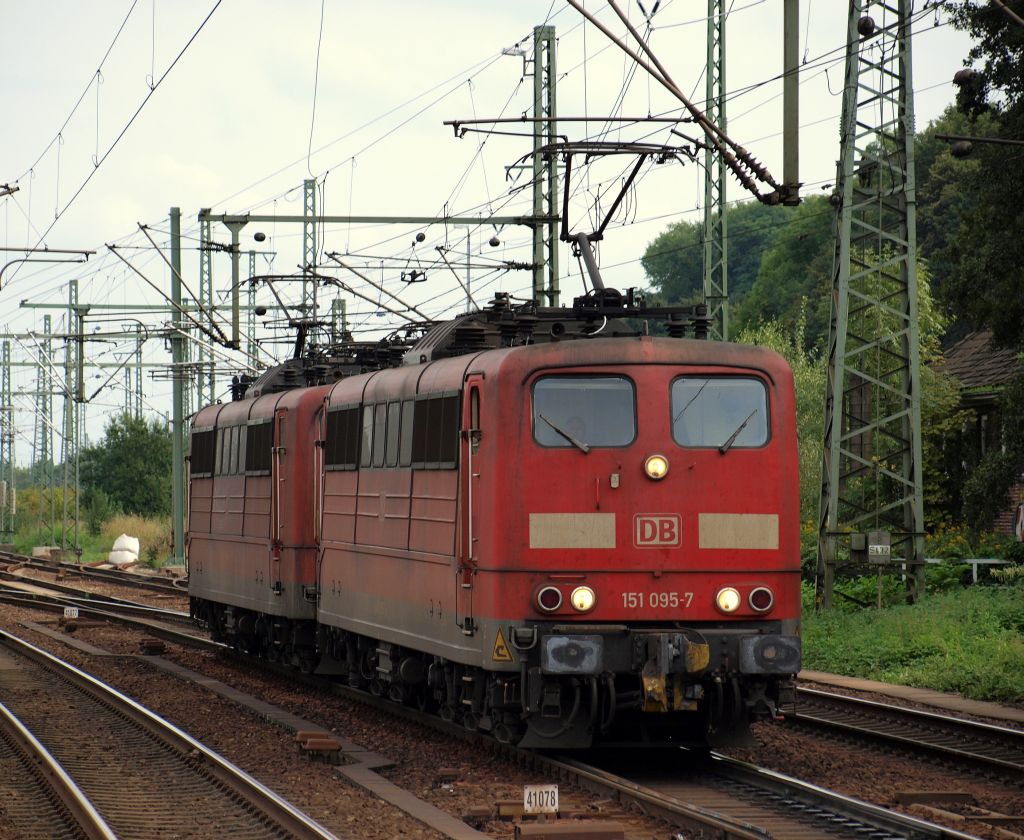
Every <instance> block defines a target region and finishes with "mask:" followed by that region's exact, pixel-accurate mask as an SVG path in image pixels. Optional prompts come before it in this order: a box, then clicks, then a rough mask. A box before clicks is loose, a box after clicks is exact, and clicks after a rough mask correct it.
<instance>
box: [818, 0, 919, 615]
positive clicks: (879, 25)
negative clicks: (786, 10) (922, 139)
mask: <svg viewBox="0 0 1024 840" xmlns="http://www.w3.org/2000/svg"><path fill="white" fill-rule="evenodd" d="M869 7H870V8H869ZM869 12H870V14H869ZM910 13H911V3H910V0H885V1H884V2H878V1H876V2H874V3H870V2H865V0H850V12H849V23H848V35H847V54H846V77H845V78H846V81H845V88H844V93H843V114H842V124H841V129H840V131H841V141H842V142H841V150H842V153H841V159H840V161H839V165H838V177H837V182H836V183H837V189H836V192H835V195H834V204H835V205H836V209H837V211H838V213H839V216H838V229H837V239H836V258H835V264H834V271H833V283H832V319H831V323H830V327H829V344H828V347H829V354H828V381H827V386H826V395H825V427H824V431H825V434H824V438H825V448H824V454H823V459H822V474H821V504H820V508H819V520H818V584H819V589H818V598H819V601H820V602H821V603H822V604H823V605H824V606H830V605H831V601H832V587H833V583H834V579H835V574H836V572H837V570H838V569H840V568H842V567H843V566H845V565H847V564H848V563H850V564H857V563H861V562H870V563H873V564H876V565H878V566H880V567H882V566H886V565H899V566H902V567H903V568H904V571H905V574H906V578H905V579H906V582H907V598H908V600H910V601H913V600H915V599H916V598H917V597H918V595H919V594H920V591H921V587H922V584H923V573H924V566H923V564H924V534H923V529H924V504H923V492H922V465H921V390H920V358H919V345H918V324H917V315H918V313H917V266H916V256H917V245H916V233H915V197H914V155H913V151H914V107H913V85H912V74H911V48H910V47H911V44H910V36H911V33H910ZM840 541H842V543H843V545H842V546H840ZM887 542H890V543H891V545H887V544H886V543H887Z"/></svg>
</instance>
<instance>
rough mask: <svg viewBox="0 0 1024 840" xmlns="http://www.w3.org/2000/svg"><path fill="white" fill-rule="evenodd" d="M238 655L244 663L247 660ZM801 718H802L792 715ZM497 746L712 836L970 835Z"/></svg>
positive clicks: (948, 838) (820, 796)
mask: <svg viewBox="0 0 1024 840" xmlns="http://www.w3.org/2000/svg"><path fill="white" fill-rule="evenodd" d="M33 605H38V604H33ZM94 606H95V605H90V607H88V608H92V607H94ZM119 612H120V610H119V605H111V606H110V607H109V608H107V607H104V608H103V609H100V610H97V616H98V617H105V618H109V619H111V620H116V621H123V622H126V623H129V624H133V625H135V626H139V627H141V628H142V629H144V630H146V632H150V631H151V629H152V628H151V624H150V623H149V622H146V621H139V620H138V619H137V618H133V617H126V616H124V615H121V614H119ZM173 632H176V631H172V633H173ZM167 638H171V639H172V640H174V641H179V642H183V643H185V644H192V645H198V646H202V647H216V648H217V649H219V650H226V649H225V648H224V647H223V646H221V645H216V646H214V645H213V643H212V642H209V641H208V640H205V639H201V638H199V637H195V636H191V635H190V634H187V638H184V639H182V638H174V636H173V635H171V636H167ZM242 661H243V662H244V663H246V664H251V660H249V659H247V658H245V659H243V660H242ZM260 665H261V667H262V668H264V669H265V670H268V671H269V672H271V673H275V674H278V675H282V676H286V677H287V678H289V679H291V680H296V681H298V680H301V681H303V682H305V683H306V684H309V685H314V686H316V687H318V688H321V689H327V690H330V691H332V692H334V693H336V694H339V695H342V696H346V697H349V698H353V699H357V700H359V701H360V702H362V703H364V704H369V705H371V706H374V707H376V708H378V709H380V710H382V711H384V712H387V713H388V714H390V715H394V716H398V717H401V718H404V719H407V720H412V721H415V722H417V723H419V724H423V723H427V724H428V725H429V726H431V727H433V728H436V729H439V730H441V731H443V732H445V733H447V734H449V735H456V736H458V737H461V738H468V739H471V740H475V739H477V738H479V739H480V741H481V743H486V744H487V746H488V747H489V748H492V749H494V748H496V747H497V745H496V744H495V743H494V742H493V741H492V740H491V739H489V738H483V737H481V736H474V735H473V734H472V733H468V732H466V730H464V729H463V728H462V727H460V726H458V725H454V724H450V723H445V722H444V721H441V720H439V719H437V718H433V717H431V718H427V719H425V718H424V716H423V715H422V714H421V713H420V712H419V711H417V710H415V709H411V708H408V707H405V706H401V705H398V704H396V703H394V702H392V701H389V700H386V699H383V698H377V697H373V696H371V695H368V694H366V693H365V692H362V691H357V690H354V689H351V688H348V687H347V686H341V685H338V684H337V683H333V682H329V681H325V680H322V679H319V678H316V677H308V676H302V675H299V674H297V673H296V672H295V671H293V670H291V669H287V668H284V667H281V666H277V665H272V664H269V663H260ZM815 693H816V694H822V695H824V697H823V698H822V701H823V702H824V701H826V700H828V699H830V698H831V697H833V696H836V697H838V695H830V694H828V693H826V692H815ZM846 699H848V698H842V697H840V698H839V700H846ZM802 702H803V700H802ZM876 705H879V706H881V705H882V704H876ZM809 721H810V718H809V717H808V718H807V719H805V720H804V721H802V722H803V723H809ZM993 728H995V727H993ZM500 749H501V751H502V752H503V753H504V754H505V755H507V756H508V757H510V758H512V759H514V760H516V761H517V762H519V763H522V764H525V765H529V766H532V767H534V768H536V769H539V770H542V771H543V772H545V773H547V774H548V775H550V776H552V777H554V778H560V779H569V780H571V781H574V782H576V783H578V784H579V785H581V786H582V787H583V788H585V789H591V790H597V791H600V792H602V794H603V795H607V796H610V797H612V798H614V799H616V800H618V801H620V802H623V803H634V804H635V805H636V806H637V807H639V808H640V809H641V810H642V811H644V812H645V813H651V814H655V815H657V816H659V817H661V818H663V819H665V820H667V821H668V822H670V823H672V824H673V825H676V826H678V827H680V828H683V829H687V830H691V831H694V832H704V833H708V832H711V833H713V835H714V836H716V837H722V838H736V840H755V839H756V838H762V839H763V838H768V837H772V838H776V840H807V838H815V837H822V836H826V835H827V836H830V837H838V838H842V837H851V838H853V837H857V838H864V837H870V838H873V840H889V839H890V838H892V840H895V838H915V840H928V839H929V838H943V839H944V840H953V839H954V838H967V837H969V836H970V835H966V834H962V833H959V832H956V831H953V830H950V829H947V828H943V827H941V826H937V825H933V824H931V823H927V822H923V821H921V820H917V819H914V818H912V817H906V816H904V815H902V814H898V813H895V812H892V811H889V810H887V809H884V808H880V807H877V806H873V805H870V804H867V803H864V802H860V801H858V800H855V799H851V798H849V797H844V796H841V795H839V794H836V793H834V792H831V791H827V790H824V789H822V788H818V787H816V786H814V785H809V784H806V783H804V782H800V781H799V780H796V779H792V778H789V777H786V776H783V775H780V774H778V773H774V772H771V771H768V770H764V769H762V768H757V767H755V766H753V765H749V764H744V763H742V762H738V761H735V760H733V759H730V758H727V757H725V756H721V755H716V754H710V755H701V754H698V753H693V752H690V751H683V750H679V749H675V750H670V751H659V752H658V753H652V752H645V753H644V754H643V765H642V766H641V767H637V766H635V765H634V766H631V765H630V764H629V762H628V761H623V755H624V752H623V751H618V752H617V753H616V752H614V751H609V752H607V753H605V754H603V755H602V756H601V758H600V760H591V756H588V758H587V760H586V761H581V760H580V759H579V758H578V757H575V756H572V757H570V756H559V757H552V756H543V755H538V754H536V753H529V752H525V751H522V750H517V749H515V748H512V747H505V748H500ZM595 755H596V754H595Z"/></svg>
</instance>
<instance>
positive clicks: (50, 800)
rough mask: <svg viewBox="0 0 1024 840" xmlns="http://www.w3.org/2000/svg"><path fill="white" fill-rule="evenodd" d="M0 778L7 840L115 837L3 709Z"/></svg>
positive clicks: (41, 748)
mask: <svg viewBox="0 0 1024 840" xmlns="http://www.w3.org/2000/svg"><path fill="white" fill-rule="evenodd" d="M0 772H2V773H3V777H4V779H5V780H6V782H5V786H4V788H3V790H2V792H0V808H2V811H3V814H4V818H5V828H6V830H7V831H9V832H11V836H16V837H20V838H23V840H50V838H53V837H68V838H86V840H112V838H115V837H116V836H117V835H115V834H114V833H113V831H112V830H111V829H110V826H108V825H107V823H106V821H105V820H104V819H103V817H101V816H100V815H99V814H98V813H97V811H96V809H95V808H93V806H92V803H91V802H90V801H89V798H88V797H87V796H86V795H85V793H84V792H83V791H82V789H81V788H79V787H78V785H76V784H75V782H74V780H73V779H72V778H71V777H70V776H68V774H67V773H65V772H64V768H62V767H61V766H60V764H58V763H57V761H56V760H55V759H54V758H53V756H52V755H50V752H49V751H48V750H47V749H46V747H44V746H43V745H42V744H41V743H39V741H38V740H37V739H36V737H35V736H34V735H33V734H32V733H31V732H30V731H29V730H28V728H27V727H26V726H25V725H24V724H23V723H22V722H21V721H20V720H19V719H18V718H17V717H16V716H15V715H14V714H13V713H12V712H11V710H10V709H8V708H7V707H6V706H4V705H3V704H0Z"/></svg>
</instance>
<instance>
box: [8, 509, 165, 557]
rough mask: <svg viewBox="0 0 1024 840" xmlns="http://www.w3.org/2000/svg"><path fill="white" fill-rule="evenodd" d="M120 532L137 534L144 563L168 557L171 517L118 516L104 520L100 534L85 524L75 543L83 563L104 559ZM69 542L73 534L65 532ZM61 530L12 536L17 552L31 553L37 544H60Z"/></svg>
mask: <svg viewBox="0 0 1024 840" xmlns="http://www.w3.org/2000/svg"><path fill="white" fill-rule="evenodd" d="M121 534H128V535H129V536H132V537H137V538H138V540H139V562H140V563H141V564H143V565H146V566H151V567H153V568H159V567H160V566H161V565H163V564H164V563H165V562H166V561H167V560H168V558H169V557H170V556H171V520H170V517H166V516H165V517H155V518H144V517H141V516H127V515H118V516H115V517H113V518H112V519H110V520H108V521H107V522H105V523H103V526H102V527H101V528H100V533H99V534H95V535H94V534H90V533H89V532H88V530H87V529H86V528H85V527H84V525H83V527H82V528H81V530H80V531H79V534H78V544H79V546H80V547H81V549H82V562H83V563H103V562H106V560H107V556H108V555H109V554H110V550H111V549H112V548H113V546H114V540H116V539H117V538H118V537H119V536H121ZM67 542H68V544H69V545H71V544H73V543H74V533H73V532H69V533H68V541H67ZM60 544H61V532H60V528H59V527H58V528H57V530H56V532H55V533H51V531H50V529H49V528H39V527H36V528H25V529H22V530H19V531H18V532H17V533H16V534H15V535H14V547H15V550H16V551H19V552H22V553H24V554H31V553H32V548H33V547H34V546H37V545H58V546H59V545H60Z"/></svg>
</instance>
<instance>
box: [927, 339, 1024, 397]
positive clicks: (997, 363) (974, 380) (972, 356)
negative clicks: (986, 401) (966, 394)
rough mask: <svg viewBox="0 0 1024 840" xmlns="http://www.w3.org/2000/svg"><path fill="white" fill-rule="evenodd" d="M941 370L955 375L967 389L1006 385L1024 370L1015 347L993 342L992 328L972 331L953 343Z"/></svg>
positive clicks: (941, 364)
mask: <svg viewBox="0 0 1024 840" xmlns="http://www.w3.org/2000/svg"><path fill="white" fill-rule="evenodd" d="M936 367H937V368H938V369H939V370H942V371H944V372H945V373H948V374H950V375H951V376H954V377H956V378H957V379H958V380H959V381H960V386H961V387H962V388H964V389H965V390H969V389H971V388H984V387H998V386H1000V385H1005V384H1006V383H1007V382H1009V381H1010V380H1011V379H1014V378H1015V377H1017V376H1019V375H1020V374H1021V372H1022V366H1021V363H1020V362H1019V361H1018V359H1017V351H1016V350H1007V349H1004V348H1000V347H994V346H992V331H991V330H980V331H978V332H973V333H970V334H969V335H967V336H965V337H964V338H962V339H960V341H958V342H957V343H956V344H954V345H953V346H952V347H950V348H949V349H948V350H947V351H946V353H945V359H944V360H943V361H942V362H940V363H939V364H937V365H936Z"/></svg>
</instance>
